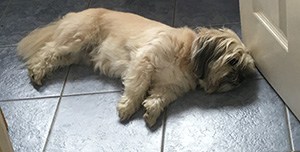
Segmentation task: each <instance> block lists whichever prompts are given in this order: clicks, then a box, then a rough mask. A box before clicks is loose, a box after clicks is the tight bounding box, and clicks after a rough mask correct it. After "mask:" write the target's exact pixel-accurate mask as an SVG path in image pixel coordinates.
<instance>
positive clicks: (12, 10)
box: [0, 0, 88, 45]
mask: <svg viewBox="0 0 300 152" xmlns="http://www.w3.org/2000/svg"><path fill="white" fill-rule="evenodd" d="M87 4H88V3H87V2H86V1H84V0H77V1H72V0H66V1H61V0H30V1H22V0H12V1H11V2H10V5H9V6H8V8H7V10H6V12H5V15H4V16H3V18H2V19H1V27H0V45H8V44H16V43H17V42H18V41H20V39H21V38H22V37H23V36H25V35H26V34H27V33H28V32H30V31H31V30H33V29H35V28H37V27H39V26H43V25H46V24H48V23H49V22H51V21H53V20H56V19H57V18H59V17H61V16H62V15H65V14H66V13H67V12H70V11H80V10H83V9H85V8H86V7H87Z"/></svg>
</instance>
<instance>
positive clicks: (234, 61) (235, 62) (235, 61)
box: [229, 58, 239, 66]
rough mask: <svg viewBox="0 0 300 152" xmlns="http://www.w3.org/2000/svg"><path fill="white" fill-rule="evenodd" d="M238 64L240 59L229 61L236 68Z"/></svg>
mask: <svg viewBox="0 0 300 152" xmlns="http://www.w3.org/2000/svg"><path fill="white" fill-rule="evenodd" d="M238 62H239V60H238V59H236V58H233V59H231V60H230V61H229V64H230V65H231V66H234V65H236V64H237V63H238Z"/></svg>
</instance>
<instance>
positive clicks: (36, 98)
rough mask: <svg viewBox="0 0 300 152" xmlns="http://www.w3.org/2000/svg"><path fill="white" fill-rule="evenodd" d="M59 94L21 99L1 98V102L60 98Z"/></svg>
mask: <svg viewBox="0 0 300 152" xmlns="http://www.w3.org/2000/svg"><path fill="white" fill-rule="evenodd" d="M58 97H59V96H44V97H32V98H19V99H6V100H0V102H12V101H23V100H38V99H48V98H58Z"/></svg>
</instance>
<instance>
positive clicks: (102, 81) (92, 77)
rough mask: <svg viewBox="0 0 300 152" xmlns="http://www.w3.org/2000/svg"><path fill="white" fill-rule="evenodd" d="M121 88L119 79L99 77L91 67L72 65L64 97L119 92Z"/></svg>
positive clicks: (97, 72)
mask: <svg viewBox="0 0 300 152" xmlns="http://www.w3.org/2000/svg"><path fill="white" fill-rule="evenodd" d="M122 88H123V86H122V82H121V79H113V78H109V77H107V76H104V75H101V74H100V72H99V71H96V72H94V71H93V67H88V66H83V65H82V66H79V65H74V66H71V68H70V72H69V75H68V79H67V83H66V86H65V89H64V95H70V94H82V93H84V94H86V93H97V92H98V93H99V92H111V91H121V90H122Z"/></svg>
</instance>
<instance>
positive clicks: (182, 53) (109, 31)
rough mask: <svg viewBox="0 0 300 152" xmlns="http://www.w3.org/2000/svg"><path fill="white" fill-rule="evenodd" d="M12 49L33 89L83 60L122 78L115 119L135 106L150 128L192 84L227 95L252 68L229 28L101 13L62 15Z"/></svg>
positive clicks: (246, 52) (125, 115)
mask: <svg viewBox="0 0 300 152" xmlns="http://www.w3.org/2000/svg"><path fill="white" fill-rule="evenodd" d="M17 50H18V54H19V55H20V56H21V57H22V59H23V60H24V61H25V63H26V65H27V68H28V73H29V76H30V78H31V81H32V82H33V83H35V84H37V85H42V80H43V78H44V77H45V75H47V74H48V73H50V72H52V71H53V70H55V69H57V68H59V67H63V66H68V65H71V64H78V63H82V62H84V63H86V64H90V65H93V67H94V69H95V70H100V72H101V73H103V74H105V75H107V76H110V77H116V78H121V79H122V82H123V85H124V92H123V95H122V97H121V99H120V101H119V102H118V104H117V111H118V114H119V118H120V120H121V121H124V120H127V119H129V118H130V117H131V116H132V115H133V114H134V113H135V112H136V111H137V110H138V109H139V108H140V107H141V105H142V106H143V107H144V108H145V114H144V115H143V117H144V119H145V121H146V124H148V125H149V126H150V127H151V126H153V125H154V124H155V123H156V120H157V118H158V117H159V116H160V114H161V112H162V111H163V110H164V108H165V107H167V106H168V105H169V104H170V103H171V102H173V101H174V100H176V99H177V98H178V97H179V96H181V95H183V94H184V93H187V92H188V91H190V90H194V89H195V88H196V86H200V87H201V88H203V90H204V91H205V92H207V93H213V92H225V91H229V90H231V89H233V88H236V87H237V86H239V84H240V83H241V82H242V80H243V79H244V78H245V77H247V75H248V74H250V73H252V72H253V71H254V69H255V65H254V60H253V58H252V57H251V55H250V53H249V50H247V48H246V47H245V46H244V44H243V43H242V42H241V40H240V39H239V37H238V36H237V35H236V34H235V33H234V32H233V31H232V30H230V29H227V28H220V29H216V28H205V27H200V28H197V29H195V30H193V29H190V28H188V27H181V28H174V27H170V26H168V25H165V24H162V23H160V22H157V21H153V20H150V19H147V18H144V17H141V16H138V15H135V14H132V13H126V12H118V11H113V10H108V9H104V8H93V9H87V10H84V11H81V12H77V13H74V12H71V13H68V14H67V15H65V16H64V17H62V18H61V19H58V20H57V21H54V22H52V23H50V24H48V25H46V26H45V27H42V28H38V29H35V30H34V31H32V32H31V33H29V34H28V35H27V36H26V37H25V38H23V39H22V40H21V41H20V42H19V43H18V47H17Z"/></svg>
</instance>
